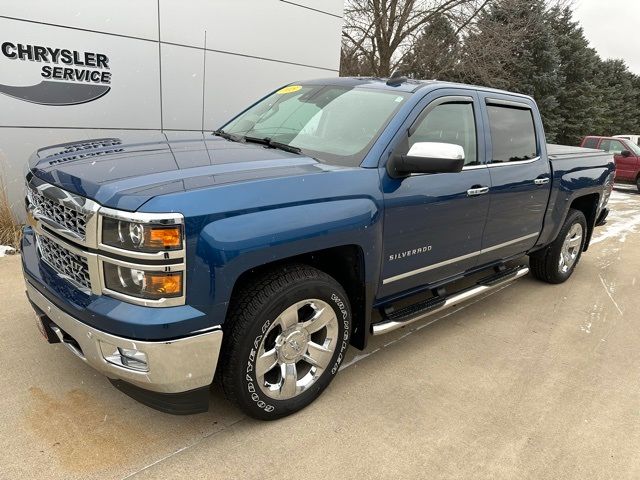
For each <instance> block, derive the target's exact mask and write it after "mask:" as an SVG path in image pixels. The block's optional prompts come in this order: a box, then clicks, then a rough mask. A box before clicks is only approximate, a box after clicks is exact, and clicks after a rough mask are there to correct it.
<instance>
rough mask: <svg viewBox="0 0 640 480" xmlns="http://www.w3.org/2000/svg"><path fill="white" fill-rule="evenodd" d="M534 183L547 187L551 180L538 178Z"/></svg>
mask: <svg viewBox="0 0 640 480" xmlns="http://www.w3.org/2000/svg"><path fill="white" fill-rule="evenodd" d="M533 183H535V184H536V185H545V184H547V183H549V179H548V178H536V179H535V180H534V181H533Z"/></svg>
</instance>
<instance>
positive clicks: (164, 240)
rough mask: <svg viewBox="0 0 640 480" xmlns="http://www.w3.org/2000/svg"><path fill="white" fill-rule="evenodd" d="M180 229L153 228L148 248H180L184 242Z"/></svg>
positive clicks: (150, 232)
mask: <svg viewBox="0 0 640 480" xmlns="http://www.w3.org/2000/svg"><path fill="white" fill-rule="evenodd" d="M181 233H182V232H181V229H180V227H151V228H150V231H149V240H148V244H147V246H148V247H152V248H160V249H165V248H178V247H180V243H181V241H182V234H181Z"/></svg>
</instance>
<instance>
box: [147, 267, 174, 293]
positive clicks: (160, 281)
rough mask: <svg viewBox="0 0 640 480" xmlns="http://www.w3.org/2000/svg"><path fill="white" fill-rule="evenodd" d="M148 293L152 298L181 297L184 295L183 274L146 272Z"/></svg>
mask: <svg viewBox="0 0 640 480" xmlns="http://www.w3.org/2000/svg"><path fill="white" fill-rule="evenodd" d="M146 276H147V284H146V286H145V287H146V288H145V290H146V292H145V293H147V294H148V295H150V296H156V295H157V296H165V295H169V296H179V295H182V273H171V274H166V273H159V274H156V273H153V272H146Z"/></svg>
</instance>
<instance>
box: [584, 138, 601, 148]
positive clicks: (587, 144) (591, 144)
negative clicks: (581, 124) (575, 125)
mask: <svg viewBox="0 0 640 480" xmlns="http://www.w3.org/2000/svg"><path fill="white" fill-rule="evenodd" d="M582 146H583V147H584V148H598V139H597V138H587V139H586V140H585V141H584V144H583V145H582Z"/></svg>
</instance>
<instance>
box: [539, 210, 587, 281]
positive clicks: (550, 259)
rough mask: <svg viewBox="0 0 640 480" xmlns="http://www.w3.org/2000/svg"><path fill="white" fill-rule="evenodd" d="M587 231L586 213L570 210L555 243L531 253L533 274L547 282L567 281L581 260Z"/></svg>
mask: <svg viewBox="0 0 640 480" xmlns="http://www.w3.org/2000/svg"><path fill="white" fill-rule="evenodd" d="M586 233H587V220H586V218H585V216H584V214H583V213H582V212H581V211H579V210H573V209H571V210H569V214H568V215H567V218H566V220H565V221H564V225H563V226H562V228H561V229H560V233H559V234H558V237H557V238H556V239H555V240H554V241H553V243H552V244H551V245H549V246H548V247H546V248H544V249H542V250H540V251H537V252H535V253H532V254H530V255H529V268H530V270H531V273H532V274H533V276H534V277H536V278H537V279H539V280H542V281H543V282H547V283H553V284H557V283H562V282H565V281H566V280H567V279H568V278H569V277H570V276H571V274H572V273H573V271H574V270H575V268H576V265H578V262H579V261H580V257H581V256H582V249H583V248H584V242H585V240H586ZM578 236H579V237H580V238H578Z"/></svg>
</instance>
